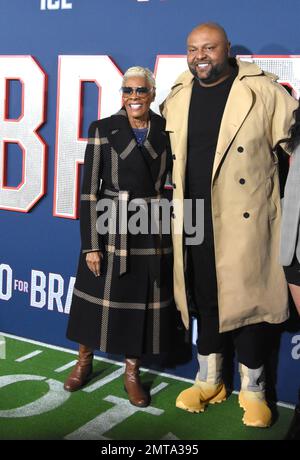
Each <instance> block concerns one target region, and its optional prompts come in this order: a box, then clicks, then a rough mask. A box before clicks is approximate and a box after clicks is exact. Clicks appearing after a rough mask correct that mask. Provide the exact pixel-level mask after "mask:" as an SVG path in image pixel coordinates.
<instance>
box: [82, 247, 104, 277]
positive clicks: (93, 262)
mask: <svg viewBox="0 0 300 460" xmlns="http://www.w3.org/2000/svg"><path fill="white" fill-rule="evenodd" d="M102 257H103V254H102V253H101V252H100V251H93V252H88V253H87V255H86V259H85V260H86V263H87V266H88V267H89V269H90V270H91V272H93V273H94V275H95V276H100V275H101V271H100V268H101V259H102Z"/></svg>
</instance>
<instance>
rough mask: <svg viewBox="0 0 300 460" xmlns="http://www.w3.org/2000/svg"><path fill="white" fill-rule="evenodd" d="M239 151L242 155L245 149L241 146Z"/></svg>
mask: <svg viewBox="0 0 300 460" xmlns="http://www.w3.org/2000/svg"><path fill="white" fill-rule="evenodd" d="M237 151H238V152H239V153H242V152H243V151H244V147H242V146H241V145H240V146H239V147H238V148H237Z"/></svg>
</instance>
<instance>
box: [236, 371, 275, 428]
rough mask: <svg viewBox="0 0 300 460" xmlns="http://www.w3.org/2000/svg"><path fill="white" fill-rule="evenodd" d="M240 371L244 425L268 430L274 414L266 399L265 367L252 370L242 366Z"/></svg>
mask: <svg viewBox="0 0 300 460" xmlns="http://www.w3.org/2000/svg"><path fill="white" fill-rule="evenodd" d="M239 371H240V374H241V391H240V393H239V405H240V406H241V407H242V409H244V416H243V423H244V424H245V425H247V426H254V427H259V428H267V427H268V426H270V425H271V422H272V412H271V410H270V408H269V407H268V404H267V401H266V398H265V392H264V387H265V385H264V370H263V366H261V367H260V368H258V369H250V368H248V367H247V366H245V365H244V364H240V365H239Z"/></svg>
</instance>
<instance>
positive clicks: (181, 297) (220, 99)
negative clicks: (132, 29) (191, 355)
mask: <svg viewBox="0 0 300 460" xmlns="http://www.w3.org/2000/svg"><path fill="white" fill-rule="evenodd" d="M187 48H188V51H187V60H188V65H189V70H188V71H186V72H184V73H183V74H182V75H180V76H179V78H178V79H177V80H176V82H175V84H174V86H173V87H172V89H171V92H170V94H169V95H168V97H167V99H166V100H165V102H164V103H163V105H162V113H163V116H164V117H165V118H166V120H167V123H166V130H167V131H168V132H169V135H170V139H171V146H172V152H173V160H174V164H173V187H174V196H173V199H174V214H173V216H172V217H173V225H172V227H173V244H174V285H175V300H176V305H177V308H178V309H179V310H180V311H181V315H182V321H183V323H184V325H185V327H186V328H187V329H188V328H189V312H188V306H187V286H186V280H188V285H189V291H190V293H191V296H192V299H193V300H194V303H195V305H196V308H197V312H198V315H199V320H198V331H199V335H198V342H197V348H198V360H199V372H198V373H197V376H196V381H195V384H194V385H193V386H192V387H191V388H189V389H187V390H185V391H183V392H182V393H180V395H179V396H178V398H177V400H176V406H177V407H179V408H181V409H185V410H188V411H190V412H202V411H203V410H204V408H205V406H206V405H207V404H208V403H215V402H221V401H223V400H224V399H225V398H226V390H225V386H224V384H223V382H222V356H223V352H224V346H225V339H227V337H228V335H230V336H231V338H232V339H233V341H234V345H235V348H236V353H237V357H238V361H239V371H240V375H241V391H240V393H239V403H240V406H241V407H242V408H243V409H244V416H243V422H244V423H245V424H246V425H250V426H258V427H267V426H269V425H270V423H271V411H270V409H269V407H268V405H267V403H266V400H265V393H264V374H263V362H264V359H265V356H264V351H265V350H266V349H267V346H266V345H267V341H268V334H269V333H270V330H271V328H272V324H278V323H282V322H284V321H285V320H286V319H287V318H288V304H287V285H286V281H285V277H284V273H283V270H282V268H281V266H280V265H279V261H278V259H279V258H278V252H279V232H280V218H281V211H280V192H279V180H278V161H277V157H276V155H275V153H274V151H275V147H276V146H277V145H278V144H279V143H280V142H281V141H282V140H283V139H285V138H286V137H287V136H288V130H289V127H290V125H291V123H292V114H293V111H294V109H295V108H296V107H297V101H296V100H295V99H294V98H293V97H292V96H290V95H289V94H288V93H287V91H286V90H285V89H284V88H283V87H282V86H281V85H280V84H279V83H277V82H276V80H277V77H276V76H275V75H272V74H270V73H267V72H264V71H263V70H261V69H260V68H259V67H258V66H257V65H255V64H253V63H249V62H241V61H239V60H238V59H233V58H230V57H229V49H230V43H229V42H228V39H227V35H226V33H225V31H224V30H223V28H222V27H220V26H219V25H217V24H213V23H209V24H202V25H199V26H197V27H196V28H195V29H194V30H193V31H192V32H191V33H190V35H189V36H188V40H187ZM184 198H189V199H191V200H192V202H193V207H194V209H196V207H195V203H196V200H198V199H203V200H204V241H203V243H202V244H197V245H189V246H187V244H186V240H185V238H184V218H183V216H184V212H183V201H184ZM194 217H195V216H194ZM196 222H197V216H196ZM193 223H195V222H194V221H193ZM186 254H187V258H186V257H185V255H186ZM186 260H187V261H188V266H189V271H188V273H189V276H188V277H186V278H185V275H186V273H187V271H186V268H187V267H186V264H185V261H186Z"/></svg>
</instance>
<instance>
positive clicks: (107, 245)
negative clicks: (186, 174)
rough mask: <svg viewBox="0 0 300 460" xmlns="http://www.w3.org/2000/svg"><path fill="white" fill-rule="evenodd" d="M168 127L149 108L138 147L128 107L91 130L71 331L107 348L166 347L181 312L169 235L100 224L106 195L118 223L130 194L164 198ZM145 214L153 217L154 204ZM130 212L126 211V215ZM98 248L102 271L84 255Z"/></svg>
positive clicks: (94, 345)
mask: <svg viewBox="0 0 300 460" xmlns="http://www.w3.org/2000/svg"><path fill="white" fill-rule="evenodd" d="M164 128H165V121H164V119H163V118H161V117H160V116H158V115H156V114H155V113H154V112H152V111H150V129H149V133H148V136H147V139H146V141H145V143H144V146H143V147H138V146H137V143H136V141H135V137H134V134H133V131H132V129H131V127H130V125H129V122H128V118H127V113H126V111H125V109H121V110H120V111H119V112H118V113H116V114H115V115H113V116H111V117H109V118H106V119H103V120H100V121H95V122H93V123H92V124H91V126H90V128H89V141H88V145H87V148H86V153H85V162H84V177H83V187H82V195H81V208H80V228H81V244H82V247H81V254H80V259H79V265H78V272H77V277H76V283H75V287H74V293H73V299H72V305H71V311H70V318H69V324H68V330H67V337H68V338H69V339H71V340H74V341H76V342H79V343H81V344H84V345H87V346H90V347H92V348H94V349H100V350H101V351H103V352H108V353H116V354H123V355H124V354H128V355H130V354H132V355H141V354H142V353H153V354H158V353H160V352H162V351H167V350H168V346H169V340H170V332H171V323H173V318H174V316H175V307H174V303H173V289H172V248H171V237H170V235H166V234H164V235H162V234H161V232H160V233H158V234H157V232H156V234H151V233H150V234H132V233H129V232H127V234H126V232H125V234H123V231H122V232H119V233H118V225H117V232H112V231H109V233H108V234H105V235H103V234H102V235H100V234H99V233H98V231H97V228H96V222H97V218H98V217H99V214H100V213H99V212H98V210H97V209H99V200H101V199H102V198H106V199H109V200H112V201H113V202H114V204H115V208H113V209H115V211H113V212H114V213H115V215H114V217H115V218H116V221H117V223H118V221H119V214H120V212H119V211H120V205H121V204H123V205H124V200H125V202H126V203H125V204H126V206H127V204H128V202H129V201H130V200H132V199H135V198H143V199H145V201H147V202H148V203H149V202H150V198H151V199H160V197H162V196H163V193H164V184H165V181H166V175H167V172H168V170H169V169H170V168H171V162H172V157H171V152H170V149H169V143H168V137H167V135H166V133H165V131H164ZM100 183H101V186H99V184H100ZM97 203H98V206H97ZM96 207H97V209H96ZM148 208H149V205H148ZM103 212H104V211H102V215H103ZM146 213H147V214H148V217H149V220H151V219H150V212H149V209H148V210H147V211H146ZM131 216H132V213H130V212H128V220H129V219H130V217H131ZM98 222H99V221H98ZM98 225H99V224H98ZM149 225H150V224H149ZM98 228H99V227H98ZM102 233H103V232H102ZM97 250H101V251H102V253H103V259H102V261H101V276H100V277H95V275H94V274H93V273H92V272H91V271H90V270H89V269H88V267H87V264H86V261H85V257H86V253H87V252H90V251H97Z"/></svg>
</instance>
